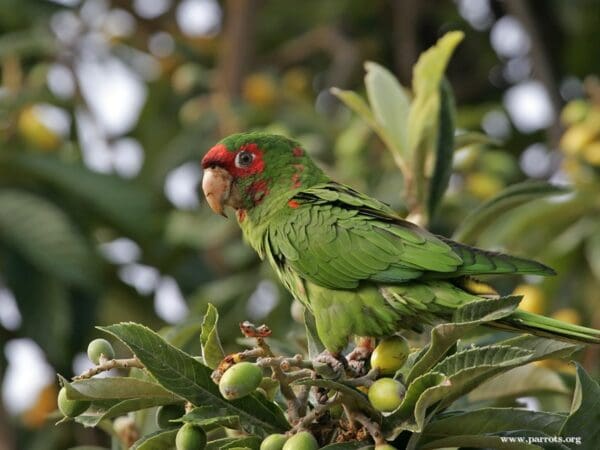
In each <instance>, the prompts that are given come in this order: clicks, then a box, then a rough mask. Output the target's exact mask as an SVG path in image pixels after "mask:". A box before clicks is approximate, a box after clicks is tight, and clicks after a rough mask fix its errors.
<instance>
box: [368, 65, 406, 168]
mask: <svg viewBox="0 0 600 450" xmlns="http://www.w3.org/2000/svg"><path fill="white" fill-rule="evenodd" d="M365 69H366V71H367V74H366V75H365V86H366V88H367V96H368V98H369V103H370V105H371V110H372V111H373V116H374V118H375V121H376V122H377V124H378V125H379V126H380V127H381V128H383V129H384V130H385V132H386V135H387V136H389V139H390V140H391V141H392V144H393V146H392V147H390V148H389V149H390V150H391V151H393V152H395V153H397V154H399V155H400V156H402V157H403V158H404V159H407V144H408V130H407V124H408V122H407V120H408V112H409V110H410V101H409V98H408V96H407V95H406V93H405V91H404V88H403V87H402V86H400V83H398V80H397V79H396V77H395V76H394V75H393V74H392V73H391V72H390V71H389V70H387V69H386V68H384V67H382V66H380V65H379V64H377V63H374V62H367V63H365Z"/></svg>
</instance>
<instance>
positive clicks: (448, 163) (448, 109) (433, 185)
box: [427, 79, 455, 218]
mask: <svg viewBox="0 0 600 450" xmlns="http://www.w3.org/2000/svg"><path fill="white" fill-rule="evenodd" d="M440 91H441V93H440V97H441V100H440V118H439V121H438V133H437V144H436V150H435V166H434V169H433V175H432V176H431V179H430V181H429V193H428V197H427V209H428V211H429V217H430V218H433V217H434V215H435V212H436V210H437V207H438V205H439V204H440V202H441V200H442V197H443V196H444V193H445V192H446V189H447V188H448V182H449V181H450V175H451V174H452V155H453V153H454V115H455V105H454V96H453V95H452V87H451V86H450V83H448V81H447V80H446V79H444V80H443V81H442V83H441V87H440Z"/></svg>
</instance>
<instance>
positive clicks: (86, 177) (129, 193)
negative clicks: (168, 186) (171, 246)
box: [0, 153, 158, 238]
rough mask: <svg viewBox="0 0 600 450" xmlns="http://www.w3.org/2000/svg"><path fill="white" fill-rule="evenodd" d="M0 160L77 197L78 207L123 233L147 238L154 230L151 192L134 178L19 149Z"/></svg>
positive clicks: (154, 216) (154, 220)
mask: <svg viewBox="0 0 600 450" xmlns="http://www.w3.org/2000/svg"><path fill="white" fill-rule="evenodd" d="M0 164H6V165H7V166H8V167H12V168H14V170H16V171H20V172H24V173H25V174H27V176H28V177H31V178H34V179H39V180H41V181H44V182H46V183H49V184H51V185H53V186H54V187H56V188H57V189H59V190H61V191H63V192H64V193H65V194H67V195H70V196H72V197H75V198H78V199H79V200H81V206H82V207H90V208H92V209H93V210H95V212H96V213H97V214H99V215H101V216H102V218H103V219H104V220H106V221H107V222H108V223H110V224H112V225H114V226H115V227H117V228H119V229H121V230H122V231H124V232H125V233H127V234H131V235H134V236H140V237H143V238H148V237H150V236H151V235H152V234H153V233H154V231H156V228H157V225H158V224H157V223H156V219H155V218H156V214H155V203H154V194H153V193H152V192H150V191H149V190H148V189H144V188H143V187H141V186H140V185H138V184H136V183H135V182H132V181H129V180H124V179H122V178H119V177H117V176H114V175H105V174H101V173H96V172H92V171H91V170H89V169H87V168H86V167H84V166H81V165H77V164H67V163H65V162H62V161H61V160H59V159H57V158H54V157H50V156H42V155H32V154H26V153H19V154H16V155H11V157H10V158H8V157H5V158H3V159H0Z"/></svg>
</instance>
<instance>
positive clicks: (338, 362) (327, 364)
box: [314, 350, 348, 378]
mask: <svg viewBox="0 0 600 450" xmlns="http://www.w3.org/2000/svg"><path fill="white" fill-rule="evenodd" d="M314 362H315V370H316V371H317V373H318V374H319V375H321V376H322V377H324V378H339V377H341V376H342V375H343V374H344V372H345V371H346V368H347V367H348V361H346V358H345V357H344V355H342V354H341V353H331V352H330V351H328V350H325V351H324V352H323V353H321V354H320V355H317V357H316V358H315V361H314Z"/></svg>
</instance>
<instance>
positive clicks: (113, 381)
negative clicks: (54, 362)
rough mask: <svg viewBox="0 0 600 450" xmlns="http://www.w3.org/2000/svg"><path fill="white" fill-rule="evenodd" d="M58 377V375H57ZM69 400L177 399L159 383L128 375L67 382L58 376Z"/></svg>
mask: <svg viewBox="0 0 600 450" xmlns="http://www.w3.org/2000/svg"><path fill="white" fill-rule="evenodd" d="M59 377H60V375H59ZM60 380H61V384H62V385H63V386H64V387H65V388H66V390H67V398H68V399H69V400H88V399H92V400H96V399H101V400H102V399H104V400H106V399H134V398H137V399H140V398H157V397H164V398H167V399H169V400H171V401H176V400H179V398H178V397H177V396H175V395H173V394H172V393H171V392H169V391H168V390H166V389H165V388H163V387H162V386H161V385H159V384H156V383H152V382H149V381H144V380H139V379H136V378H129V377H108V378H88V379H85V380H77V381H73V382H71V383H69V382H68V381H67V380H66V379H64V378H63V377H60Z"/></svg>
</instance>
